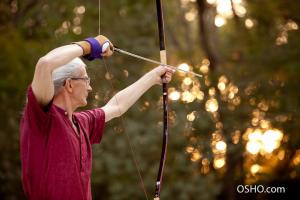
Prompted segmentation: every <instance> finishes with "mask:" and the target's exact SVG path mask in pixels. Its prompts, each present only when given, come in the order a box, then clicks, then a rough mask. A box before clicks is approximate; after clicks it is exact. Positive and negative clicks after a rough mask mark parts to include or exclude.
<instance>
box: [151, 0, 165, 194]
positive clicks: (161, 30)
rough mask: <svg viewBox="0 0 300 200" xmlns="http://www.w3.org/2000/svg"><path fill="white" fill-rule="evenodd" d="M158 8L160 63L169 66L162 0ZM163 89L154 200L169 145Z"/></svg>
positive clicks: (157, 4)
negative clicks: (161, 139)
mask: <svg viewBox="0 0 300 200" xmlns="http://www.w3.org/2000/svg"><path fill="white" fill-rule="evenodd" d="M156 8H157V21H158V30H159V44H160V61H161V63H163V64H167V53H166V49H165V35H164V23H163V9H162V2H161V0H156ZM162 89H163V121H164V126H163V146H162V151H161V157H160V163H159V170H158V174H157V179H156V187H155V196H154V200H159V199H160V190H161V184H162V179H163V170H164V165H165V160H166V155H167V145H168V87H167V84H166V83H163V85H162Z"/></svg>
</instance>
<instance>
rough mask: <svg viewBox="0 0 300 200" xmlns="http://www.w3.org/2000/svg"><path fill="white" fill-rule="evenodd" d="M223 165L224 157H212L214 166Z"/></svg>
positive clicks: (217, 167)
mask: <svg viewBox="0 0 300 200" xmlns="http://www.w3.org/2000/svg"><path fill="white" fill-rule="evenodd" d="M224 165H225V159H224V158H217V159H214V168H216V169H220V168H222V167H223V166H224Z"/></svg>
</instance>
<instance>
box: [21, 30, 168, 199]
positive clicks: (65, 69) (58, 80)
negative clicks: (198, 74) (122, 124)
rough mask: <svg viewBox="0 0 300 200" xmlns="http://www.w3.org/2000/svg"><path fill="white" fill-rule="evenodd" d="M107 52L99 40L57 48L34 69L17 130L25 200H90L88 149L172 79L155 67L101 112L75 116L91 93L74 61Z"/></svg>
mask: <svg viewBox="0 0 300 200" xmlns="http://www.w3.org/2000/svg"><path fill="white" fill-rule="evenodd" d="M104 47H106V48H104ZM107 47H108V48H107ZM112 49H113V45H112V44H111V43H110V41H109V40H108V39H107V38H106V37H105V36H101V35H99V36H97V37H96V38H88V39H87V40H85V41H81V42H77V43H74V44H70V45H66V46H62V47H59V48H56V49H54V50H52V51H50V52H49V53H48V54H46V55H45V56H43V57H42V58H40V59H39V61H38V63H37V64H36V67H35V73H34V77H33V80H32V83H31V85H30V86H29V88H28V91H27V103H26V106H25V109H24V113H23V117H22V120H21V125H20V131H21V161H22V183H23V188H24V191H25V193H26V196H27V197H28V198H29V199H38V200H43V199H64V200H66V199H72V200H76V199H92V195H91V167H92V148H91V145H92V144H96V143H100V140H101V137H102V135H103V128H104V124H105V122H107V121H109V120H111V119H113V118H115V117H119V116H121V115H122V114H123V113H125V112H126V111H127V110H128V109H129V108H130V107H131V106H132V105H133V104H134V103H135V102H136V101H137V100H138V99H139V98H140V96H141V95H142V94H143V93H144V92H146V91H147V90H148V89H149V88H150V87H151V86H153V85H155V84H160V83H161V82H162V81H164V82H169V81H170V80H171V76H172V73H173V71H172V69H170V68H167V67H162V66H159V67H157V68H155V69H153V70H152V71H150V72H148V73H146V74H145V75H144V76H143V77H141V78H140V79H139V80H138V81H136V82H135V83H133V84H132V85H130V86H129V87H127V88H125V89H124V90H122V91H120V92H119V93H117V94H116V95H115V96H114V97H113V98H112V99H111V100H110V101H109V102H108V103H107V104H106V105H105V106H103V107H102V108H96V109H92V110H86V111H83V112H75V111H76V109H77V108H79V107H82V106H85V105H87V96H88V93H89V92H90V91H92V88H91V86H90V78H89V77H88V75H87V72H86V66H85V64H84V63H83V62H82V61H81V59H80V58H78V57H80V56H85V57H86V58H87V59H89V60H92V59H94V58H98V57H102V56H103V57H108V56H110V55H112V53H113V52H112ZM164 74H165V76H164V79H163V80H162V79H161V76H162V75H164Z"/></svg>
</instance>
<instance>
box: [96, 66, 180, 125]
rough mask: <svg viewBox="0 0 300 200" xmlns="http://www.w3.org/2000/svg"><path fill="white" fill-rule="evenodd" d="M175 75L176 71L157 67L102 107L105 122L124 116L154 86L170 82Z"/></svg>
mask: <svg viewBox="0 0 300 200" xmlns="http://www.w3.org/2000/svg"><path fill="white" fill-rule="evenodd" d="M173 73H174V70H173V69H171V68H169V67H165V66H159V67H156V68H155V69H153V70H151V71H150V72H148V73H146V74H145V75H144V76H142V77H141V78H140V79H139V80H138V81H136V82H135V83H133V84H132V85H130V86H128V87H127V88H125V89H123V90H121V91H120V92H118V93H117V94H116V95H115V96H113V97H112V98H111V99H110V100H109V102H108V103H107V104H106V105H105V106H103V107H102V109H103V111H104V112H105V122H107V121H109V120H111V119H113V118H115V117H119V116H121V115H123V114H124V113H125V112H126V111H127V110H128V109H129V108H130V107H131V106H132V105H133V104H134V103H135V102H136V101H137V100H138V99H139V98H140V97H141V96H142V95H143V94H144V93H145V92H146V91H147V90H148V89H149V88H151V87H152V86H153V85H155V84H161V83H162V82H164V83H168V82H170V81H171V78H172V74H173ZM161 76H163V79H162V78H161Z"/></svg>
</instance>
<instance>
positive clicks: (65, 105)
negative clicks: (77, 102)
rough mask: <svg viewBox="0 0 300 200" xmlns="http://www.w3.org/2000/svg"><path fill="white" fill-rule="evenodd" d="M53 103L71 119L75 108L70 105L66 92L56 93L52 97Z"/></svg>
mask: <svg viewBox="0 0 300 200" xmlns="http://www.w3.org/2000/svg"><path fill="white" fill-rule="evenodd" d="M53 104H54V105H56V106H58V107H60V108H61V109H63V110H65V112H67V115H68V118H69V119H70V121H72V114H73V112H74V111H75V109H74V108H73V107H72V103H71V100H70V98H69V96H67V95H66V94H61V95H57V96H55V97H54V99H53Z"/></svg>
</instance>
